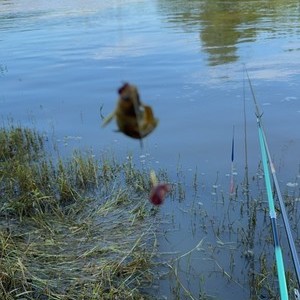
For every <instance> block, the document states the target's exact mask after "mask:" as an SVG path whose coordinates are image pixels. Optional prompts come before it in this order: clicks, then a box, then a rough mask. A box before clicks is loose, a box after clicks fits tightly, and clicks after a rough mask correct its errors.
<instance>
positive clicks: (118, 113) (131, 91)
mask: <svg viewBox="0 0 300 300" xmlns="http://www.w3.org/2000/svg"><path fill="white" fill-rule="evenodd" d="M118 93H119V99H118V103H117V107H116V109H115V110H114V111H113V112H112V113H111V114H110V115H109V116H108V117H106V118H105V119H104V121H103V124H102V126H105V125H107V124H108V123H109V122H110V121H111V120H112V119H113V118H116V122H117V125H118V128H119V130H120V131H121V132H123V133H124V134H125V135H127V136H129V137H132V138H135V139H142V138H144V137H145V136H147V135H148V134H150V133H151V132H152V131H153V130H154V129H155V127H156V126H157V123H158V120H157V119H156V118H155V117H154V115H153V111H152V108H151V107H150V106H148V105H145V104H143V103H142V101H141V100H140V96H139V93H138V90H137V88H136V87H135V86H134V85H131V84H129V83H125V84H124V85H123V86H121V87H120V88H119V90H118Z"/></svg>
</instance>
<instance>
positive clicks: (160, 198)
mask: <svg viewBox="0 0 300 300" xmlns="http://www.w3.org/2000/svg"><path fill="white" fill-rule="evenodd" d="M150 181H151V184H152V189H151V191H150V195H149V200H150V202H151V203H152V204H153V205H161V204H163V202H164V200H165V197H166V196H167V194H168V192H170V191H171V186H170V184H167V183H158V180H157V177H156V174H155V172H154V171H153V170H151V172H150Z"/></svg>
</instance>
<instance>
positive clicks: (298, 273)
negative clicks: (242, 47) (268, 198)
mask: <svg viewBox="0 0 300 300" xmlns="http://www.w3.org/2000/svg"><path fill="white" fill-rule="evenodd" d="M246 73H247V77H248V81H249V85H250V89H251V93H252V96H253V99H254V102H255V108H256V115H257V114H258V115H259V114H260V113H259V109H258V105H257V101H256V99H255V95H254V92H253V88H252V85H251V81H250V78H249V75H248V72H247V70H246ZM262 134H263V141H264V144H265V148H266V152H267V156H268V160H269V164H270V169H271V174H272V177H273V182H274V186H275V190H276V194H277V197H278V200H279V205H280V210H281V214H282V218H283V223H284V228H285V231H286V235H287V237H288V243H289V247H290V251H291V254H292V258H293V263H294V268H295V272H296V277H297V282H298V288H300V262H299V258H298V254H297V250H296V246H295V242H294V239H293V235H292V231H291V227H290V223H289V219H288V215H287V212H286V209H285V204H284V200H283V197H282V194H281V191H280V188H279V184H278V180H277V175H276V170H275V166H274V163H273V161H272V157H271V154H270V150H269V147H268V143H267V138H266V135H265V132H264V131H263V130H262Z"/></svg>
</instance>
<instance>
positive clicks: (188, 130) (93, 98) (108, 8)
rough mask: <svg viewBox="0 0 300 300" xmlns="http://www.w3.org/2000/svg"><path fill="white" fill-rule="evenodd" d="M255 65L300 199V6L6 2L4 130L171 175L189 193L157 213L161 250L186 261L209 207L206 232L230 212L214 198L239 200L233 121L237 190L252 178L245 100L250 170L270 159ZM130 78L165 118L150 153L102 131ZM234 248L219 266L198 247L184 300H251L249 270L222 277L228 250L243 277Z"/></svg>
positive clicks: (276, 153) (278, 153) (268, 122)
mask: <svg viewBox="0 0 300 300" xmlns="http://www.w3.org/2000/svg"><path fill="white" fill-rule="evenodd" d="M245 65H246V67H247V69H248V72H249V75H250V77H251V81H252V84H253V87H254V91H255V94H256V98H257V100H258V102H259V104H260V108H261V110H262V111H263V112H264V114H263V122H264V126H265V130H266V134H267V137H268V141H269V146H270V150H271V153H272V156H273V158H274V161H275V163H276V165H277V172H278V174H277V175H278V177H279V180H280V184H281V186H282V189H283V190H284V191H285V190H286V189H289V188H291V184H289V185H290V186H287V184H288V183H293V184H294V186H296V192H295V190H293V191H292V193H299V190H298V187H297V185H296V184H295V183H298V181H299V172H300V171H299V168H300V167H299V162H300V157H299V154H300V130H299V127H298V126H299V123H300V94H299V90H300V4H299V1H298V0H285V1H283V0H269V1H221V0H219V1H209V0H206V1H205V0H203V1H196V0H194V1H177V0H155V1H143V0H123V1H116V0H112V1H92V0H89V1H42V0H41V1H26V2H24V1H12V0H6V1H0V116H1V118H2V122H3V123H4V124H6V123H7V120H11V119H12V120H13V121H14V122H15V123H18V124H21V125H24V126H29V127H34V128H37V129H38V130H41V131H42V132H44V133H45V134H46V135H47V136H48V137H49V138H50V140H51V141H52V142H53V143H54V144H57V145H58V148H59V151H60V153H61V154H62V155H65V154H70V153H71V152H72V151H73V149H77V148H81V149H93V152H94V153H95V155H98V154H100V153H102V152H113V153H114V154H115V155H116V156H117V157H118V158H120V159H121V160H122V159H126V157H127V156H128V153H131V154H132V155H133V157H134V160H135V161H136V164H137V166H138V167H146V168H149V169H151V168H154V169H155V170H158V169H160V168H162V169H167V171H168V173H169V174H170V178H171V180H172V181H174V182H175V181H176V180H179V181H180V183H181V184H182V186H183V189H184V190H185V192H184V195H182V194H180V193H178V194H176V195H175V198H176V197H177V196H178V197H177V198H182V199H181V200H182V201H178V199H173V200H169V202H166V203H165V205H164V206H163V207H162V208H161V212H160V213H161V215H162V218H165V217H167V218H171V219H173V223H172V224H171V227H172V226H173V230H171V229H170V228H169V226H170V224H166V228H167V229H166V237H167V238H166V241H165V240H163V239H162V240H161V241H160V248H161V251H162V252H172V251H174V253H176V255H177V257H179V256H180V255H182V254H184V253H187V252H188V251H190V250H191V249H193V248H194V247H195V246H196V245H197V244H198V243H199V241H200V240H201V239H202V238H203V237H205V231H203V230H199V226H201V224H202V223H201V222H204V221H203V215H202V213H203V212H204V211H205V212H206V213H207V214H208V215H209V217H208V219H207V220H209V222H210V224H211V222H215V221H218V220H220V217H221V216H223V215H224V210H223V209H224V204H222V205H221V206H218V205H217V204H216V203H217V202H218V201H219V200H220V199H219V198H218V199H216V197H217V196H218V195H219V193H220V191H221V193H222V195H224V197H225V199H228V198H229V184H230V176H229V173H230V169H231V150H232V149H231V139H232V132H233V126H234V128H235V130H234V131H235V134H234V137H235V159H234V166H235V173H236V174H235V182H236V184H239V183H240V182H242V181H243V178H244V167H245V155H244V138H245V136H244V129H245V128H244V114H243V109H244V103H245V105H246V113H247V145H248V148H247V150H248V164H249V174H250V176H256V174H257V169H258V165H259V162H260V150H259V144H258V134H257V128H256V117H255V111H254V105H253V100H252V97H251V93H250V90H249V85H248V82H247V81H246V80H245V71H244V66H245ZM123 82H130V83H133V84H135V85H137V86H138V88H139V91H140V95H141V98H142V99H143V101H144V102H145V103H147V104H149V105H151V106H152V107H153V109H154V113H155V115H156V116H157V117H158V118H159V120H160V122H159V126H158V127H157V129H156V130H155V131H154V132H153V133H152V134H151V135H150V136H149V137H147V138H146V139H145V140H144V147H143V148H142V149H141V147H140V144H139V143H138V142H137V141H136V140H133V139H130V138H128V137H126V136H124V135H122V134H120V133H116V132H115V129H116V125H115V124H110V125H109V126H107V127H106V128H101V117H100V107H102V113H103V114H108V113H110V112H111V111H112V110H113V109H114V107H115V104H116V99H117V89H118V87H119V86H120V85H121V84H122V83H123ZM244 101H245V102H244ZM193 182H194V183H195V182H196V183H197V188H195V184H194V185H193ZM193 186H194V189H193ZM253 189H255V188H253ZM167 201H168V200H167ZM226 207H227V206H226ZM227 209H234V207H227ZM191 214H194V215H195V216H191ZM241 224H243V222H241ZM202 225H203V224H202ZM162 226H163V225H162ZM207 226H209V224H207ZM241 226H242V225H241ZM213 231H214V226H213V225H211V226H209V230H208V232H207V237H206V238H207V240H206V249H208V248H209V245H211V247H212V248H209V249H210V250H211V251H213V250H212V249H213V245H219V246H220V245H221V242H222V243H224V241H218V239H216V237H215V235H214V234H213V233H214V232H213ZM227 234H228V232H227ZM224 238H225V237H224ZM227 238H228V240H227V241H228V243H229V242H230V243H231V242H232V243H233V241H232V240H231V239H230V238H229V237H228V235H226V239H227ZM233 239H234V238H233ZM228 243H225V244H223V247H225V245H227V247H226V250H224V249H222V247H221V250H218V251H219V252H218V259H219V261H218V264H219V265H220V267H221V268H219V267H218V265H216V263H215V262H214V267H213V268H212V266H211V265H210V260H209V259H204V258H200V254H199V256H197V255H195V254H194V252H193V255H194V256H193V257H191V256H188V257H189V259H190V260H194V261H193V262H192V263H191V264H189V263H186V262H185V263H183V264H184V267H183V270H182V269H181V267H182V266H181V265H179V267H178V270H177V271H178V272H179V273H178V274H179V277H180V278H181V283H182V286H180V287H178V289H179V290H180V291H179V292H178V293H179V294H180V295H181V298H188V299H193V298H194V299H198V298H200V296H199V295H200V294H201V293H202V294H201V295H204V293H207V294H208V295H211V296H214V297H216V299H231V298H232V295H235V296H236V297H237V298H236V299H238V298H239V299H247V298H249V297H250V292H249V287H248V285H247V283H246V282H247V280H248V279H245V278H244V277H247V276H246V275H245V274H244V275H240V274H241V273H238V275H236V277H237V278H239V280H236V279H234V280H229V279H228V282H227V281H226V278H225V279H224V276H223V275H224V272H223V275H222V274H221V275H220V274H219V273H220V272H221V271H220V270H222V268H225V266H223V263H224V264H225V262H226V261H227V260H228V256H227V255H229V256H230V257H235V258H236V260H237V262H236V265H238V266H239V270H242V269H243V263H244V261H243V260H242V259H241V258H240V254H239V251H240V250H236V249H239V246H238V244H237V243H236V240H235V245H234V246H235V248H234V249H233V248H231V246H232V245H231V244H230V243H229V244H228ZM207 247H208V248H207ZM210 250H209V251H210ZM197 253H201V251H198V252H197ZM176 255H175V256H176ZM186 257H187V256H184V257H183V259H185V258H186ZM189 262H190V261H189ZM194 262H195V264H194ZM178 264H180V261H179V260H178ZM190 265H192V266H193V268H192V269H189V270H187V268H188V266H190ZM196 265H197V266H196ZM225 265H226V264H225ZM223 271H224V269H223ZM241 272H242V271H241ZM217 273H218V275H216V274H217ZM221 273H222V272H221ZM187 274H188V275H187ZM203 274H204V275H203ZM207 274H209V276H208V275H207ZM225 274H226V273H225ZM204 277H205V279H204ZM225 277H226V276H225ZM171 281H172V279H171ZM175 281H176V280H175ZM177 284H178V281H177ZM183 286H184V287H186V288H187V289H188V290H189V291H190V293H191V294H190V295H188V294H187V293H186V292H185V291H184V289H183ZM200 287H201V289H203V290H204V291H203V290H201V289H200ZM176 288H177V287H176V284H175V287H174V283H170V278H168V279H164V280H162V281H161V283H160V284H159V286H158V287H157V289H158V291H157V294H158V295H160V296H162V297H164V296H165V297H169V298H170V299H172V297H174V294H173V296H171V295H172V292H174V290H176ZM170 290H172V292H170ZM175 294H176V293H175Z"/></svg>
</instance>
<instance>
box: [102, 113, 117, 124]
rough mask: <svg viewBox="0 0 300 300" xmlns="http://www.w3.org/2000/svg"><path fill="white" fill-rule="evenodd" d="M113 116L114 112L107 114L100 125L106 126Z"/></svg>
mask: <svg viewBox="0 0 300 300" xmlns="http://www.w3.org/2000/svg"><path fill="white" fill-rule="evenodd" d="M114 116H115V112H112V113H111V114H109V115H108V116H107V117H106V118H105V119H104V120H103V123H102V127H104V126H106V125H107V124H108V123H109V122H110V121H111V120H112V119H113V118H114Z"/></svg>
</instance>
